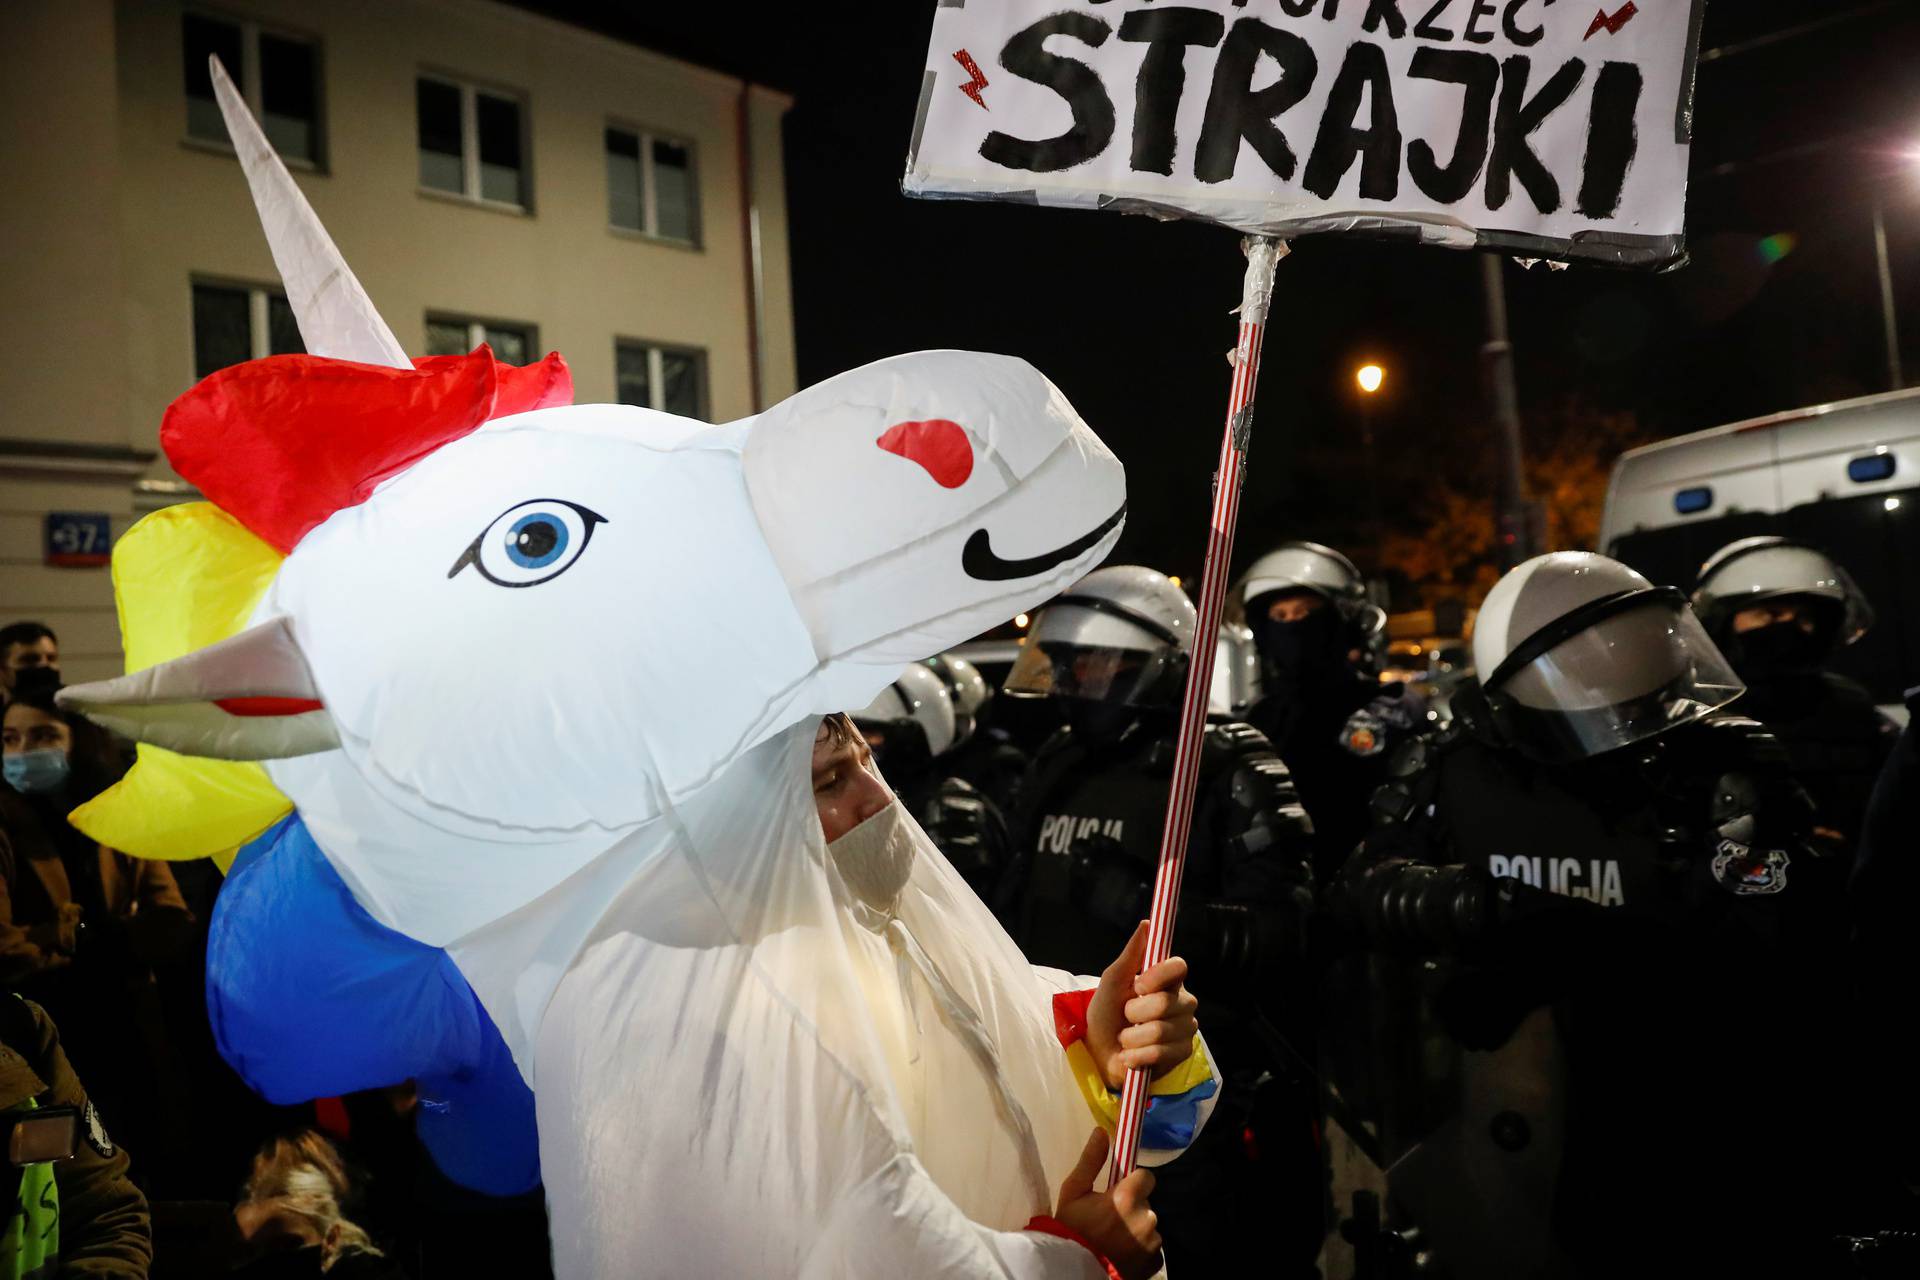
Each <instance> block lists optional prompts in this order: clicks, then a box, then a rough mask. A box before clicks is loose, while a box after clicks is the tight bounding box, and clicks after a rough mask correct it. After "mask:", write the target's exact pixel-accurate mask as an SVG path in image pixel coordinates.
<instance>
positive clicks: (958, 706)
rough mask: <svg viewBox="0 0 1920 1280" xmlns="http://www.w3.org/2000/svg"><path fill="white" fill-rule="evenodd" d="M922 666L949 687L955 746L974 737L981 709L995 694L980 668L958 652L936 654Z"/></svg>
mask: <svg viewBox="0 0 1920 1280" xmlns="http://www.w3.org/2000/svg"><path fill="white" fill-rule="evenodd" d="M922 665H924V666H925V667H927V669H928V670H930V671H932V672H933V674H935V675H936V676H939V677H940V681H941V683H942V684H944V685H946V686H947V696H948V698H949V699H951V700H952V702H953V745H954V746H956V747H957V746H960V745H961V744H962V743H964V742H966V740H967V739H969V738H971V737H972V736H973V730H974V727H975V726H976V725H977V724H978V723H979V721H980V712H981V710H982V709H983V708H984V707H985V706H986V705H987V699H988V698H990V697H992V696H993V690H992V689H990V688H988V687H987V678H986V677H985V676H983V675H981V674H980V668H978V667H976V666H974V665H973V664H972V663H971V662H968V661H967V660H966V659H965V658H963V657H961V656H960V655H959V654H957V653H941V654H936V655H934V656H933V657H931V658H928V659H927V660H926V662H925V663H924V664H922Z"/></svg>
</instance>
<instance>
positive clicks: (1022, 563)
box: [960, 502, 1127, 582]
mask: <svg viewBox="0 0 1920 1280" xmlns="http://www.w3.org/2000/svg"><path fill="white" fill-rule="evenodd" d="M1126 517H1127V504H1126V503H1124V502H1123V503H1121V504H1120V509H1119V510H1118V511H1116V512H1114V513H1113V514H1112V515H1110V516H1108V517H1107V518H1106V519H1105V520H1103V521H1101V522H1100V526H1099V527H1098V528H1097V529H1094V530H1093V531H1092V532H1090V533H1085V534H1082V535H1081V536H1080V537H1078V538H1075V539H1074V540H1073V541H1072V542H1069V543H1067V544H1065V545H1064V546H1059V547H1055V548H1054V549H1053V550H1051V551H1043V552H1041V553H1040V554H1039V555H1037V556H1027V557H1025V558H1023V559H1019V560H1006V559H1003V558H1001V557H1000V556H998V555H995V554H994V550H993V539H992V535H990V534H989V533H988V532H987V531H986V530H985V529H975V530H974V531H973V533H972V534H971V535H970V536H969V537H968V538H967V545H966V546H964V547H962V548H961V549H960V568H961V569H963V570H964V571H965V572H966V575H967V576H968V577H969V578H977V579H979V580H980V581H981V582H1011V581H1012V580H1013V579H1015V578H1031V577H1034V576H1035V575H1037V574H1042V573H1045V572H1047V571H1048V570H1049V569H1052V568H1053V567H1054V566H1056V565H1061V564H1065V563H1066V562H1067V561H1069V560H1071V559H1073V558H1074V557H1075V556H1077V555H1081V554H1083V553H1084V552H1086V550H1087V549H1088V548H1090V547H1092V546H1093V545H1094V544H1095V543H1097V542H1099V541H1100V539H1102V538H1104V537H1106V536H1107V535H1108V534H1109V533H1111V532H1113V530H1114V529H1116V528H1118V527H1119V525H1120V522H1121V521H1122V520H1124V519H1126Z"/></svg>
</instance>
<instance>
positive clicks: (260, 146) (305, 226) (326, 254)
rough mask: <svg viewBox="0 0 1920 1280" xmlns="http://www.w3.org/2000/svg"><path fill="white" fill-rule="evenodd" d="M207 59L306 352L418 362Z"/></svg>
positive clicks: (405, 365) (395, 364)
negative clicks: (404, 345)
mask: <svg viewBox="0 0 1920 1280" xmlns="http://www.w3.org/2000/svg"><path fill="white" fill-rule="evenodd" d="M207 61H208V63H209V67H208V70H209V71H210V72H211V73H212V75H213V94H214V97H215V98H217V99H218V100H219V102H220V114H221V115H223V116H225V117H226V121H227V136H228V137H230V138H231V139H232V140H233V149H234V152H235V154H237V155H238V156H239V157H240V167H241V169H243V170H244V171H245V172H246V175H247V186H248V187H249V188H251V189H252V191H253V204H254V207H255V208H256V209H257V210H258V211H259V213H260V227H261V229H262V230H263V231H265V232H266V233H267V246H268V248H270V249H272V250H273V265H274V266H276V267H278V268H279V269H280V282H281V283H282V284H284V285H285V286H286V289H287V304H288V305H289V306H290V307H292V308H293V318H294V319H295V320H296V321H298V322H299V325H300V338H301V340H302V341H303V342H305V343H306V346H307V354H309V355H315V356H329V357H331V358H333V359H335V360H353V361H356V362H358V363H360V364H383V365H387V366H389V367H390V368H395V369H411V368H413V362H412V361H411V360H409V359H407V353H406V349H405V348H404V347H402V346H401V345H400V340H399V339H397V338H395V337H394V336H393V330H391V329H389V328H387V322H386V321H384V320H382V319H381V318H380V313H379V312H378V311H375V310H374V309H373V299H371V298H369V297H368V296H367V291H366V290H365V289H362V288H361V287H360V282H359V281H358V280H357V279H355V278H354V274H353V272H352V271H351V270H349V269H348V267H347V260H346V259H345V258H343V257H341V256H340V250H339V249H337V248H335V247H334V243H333V237H331V236H329V235H328V234H327V229H326V228H325V227H323V226H321V225H320V219H319V217H318V216H317V215H316V214H315V213H314V211H313V206H312V205H310V204H308V203H307V198H306V196H304V195H302V194H301V193H300V188H299V187H298V186H297V185H296V184H295V183H294V181H293V175H292V174H290V173H288V172H287V166H286V165H285V164H283V163H281V161H280V157H279V156H278V155H277V154H275V153H274V150H273V147H272V146H271V145H270V144H269V143H268V142H267V135H266V134H264V133H262V132H260V126H259V124H258V123H256V122H255V120H254V118H253V115H252V114H251V113H250V112H249V111H248V110H247V104H246V101H245V100H244V99H243V98H241V96H240V91H239V90H238V89H236V88H234V87H233V81H232V80H231V79H230V78H228V76H227V69H226V68H225V67H223V66H221V65H220V59H219V58H217V57H210V58H208V59H207Z"/></svg>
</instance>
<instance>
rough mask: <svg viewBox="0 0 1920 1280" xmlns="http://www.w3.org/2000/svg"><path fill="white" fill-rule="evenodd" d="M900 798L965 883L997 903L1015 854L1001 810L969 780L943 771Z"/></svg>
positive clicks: (907, 789) (902, 790)
mask: <svg viewBox="0 0 1920 1280" xmlns="http://www.w3.org/2000/svg"><path fill="white" fill-rule="evenodd" d="M898 795H899V797H900V803H901V804H902V805H904V806H905V807H906V809H907V811H908V812H909V813H911V814H912V815H913V817H914V820H915V821H917V822H918V823H919V824H920V829H921V830H922V831H924V832H926V833H927V838H928V839H930V840H932V841H933V843H934V847H935V848H937V849H939V850H940V852H941V853H942V854H944V855H945V856H946V859H947V861H948V862H950V863H952V864H953V869H954V870H955V871H958V872H959V873H960V877H961V879H963V880H965V881H966V882H967V884H968V886H969V887H970V888H972V890H973V891H974V892H975V893H976V894H978V895H979V896H980V899H981V900H982V901H983V902H988V903H991V902H992V901H993V898H994V895H995V894H996V893H998V892H999V886H1000V877H1001V875H1002V874H1003V873H1004V872H1005V870H1006V867H1007V863H1008V862H1009V861H1011V860H1012V854H1013V839H1012V837H1011V836H1010V835H1009V834H1008V832H1007V820H1006V817H1005V815H1004V814H1002V813H1001V811H1000V806H999V805H997V804H995V803H994V802H993V801H992V800H991V799H989V798H988V797H987V796H986V795H985V794H984V793H983V792H982V791H981V790H980V789H979V788H978V787H975V786H974V785H973V784H972V783H970V782H968V781H966V780H965V779H964V778H960V777H952V776H944V777H943V776H941V774H940V773H938V772H935V773H932V774H930V775H928V776H925V777H923V778H921V779H919V780H918V781H917V782H915V783H914V784H912V785H909V786H905V787H902V788H900V789H899V792H898Z"/></svg>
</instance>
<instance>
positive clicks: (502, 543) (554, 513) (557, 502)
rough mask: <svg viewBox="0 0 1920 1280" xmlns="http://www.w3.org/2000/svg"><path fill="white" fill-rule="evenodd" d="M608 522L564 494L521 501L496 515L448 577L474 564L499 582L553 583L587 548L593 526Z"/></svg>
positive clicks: (507, 584) (505, 584)
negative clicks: (557, 496)
mask: <svg viewBox="0 0 1920 1280" xmlns="http://www.w3.org/2000/svg"><path fill="white" fill-rule="evenodd" d="M605 523H606V518H605V517H603V516H601V515H599V514H597V513H596V512H593V511H589V510H588V509H587V508H585V507H583V506H581V505H580V504H579V503H577V502H568V501H566V500H565V499H564V498H535V499H534V500H533V501H531V502H522V503H520V504H519V505H517V506H514V507H510V508H508V509H507V510H506V511H503V512H501V513H500V514H499V515H498V516H495V517H494V518H493V521H492V522H491V523H490V524H488V525H487V527H486V529H485V530H484V531H482V533H481V534H480V536H479V537H477V538H475V539H474V540H473V542H472V543H471V544H470V545H469V546H468V547H467V549H466V550H465V551H464V552H462V553H461V555H460V558H459V559H458V560H456V561H454V564H453V568H451V569H449V570H448V571H447V576H448V577H449V578H451V577H453V576H454V575H455V574H457V573H459V572H460V571H461V570H462V569H464V568H466V567H467V566H468V565H472V566H473V567H474V568H475V569H477V570H478V571H479V573H480V576H481V577H483V578H485V579H486V580H487V581H488V582H491V583H493V584H494V585H495V586H500V587H534V586H538V585H540V584H541V583H543V582H551V581H553V580H554V579H555V578H557V577H559V576H560V575H561V574H562V573H565V572H566V571H567V569H569V568H570V567H572V565H573V562H574V561H576V560H578V559H579V558H580V555H581V553H582V552H584V551H585V550H586V549H587V543H588V542H590V541H591V540H592V538H593V531H594V528H595V527H596V526H598V525H602V524H605Z"/></svg>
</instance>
